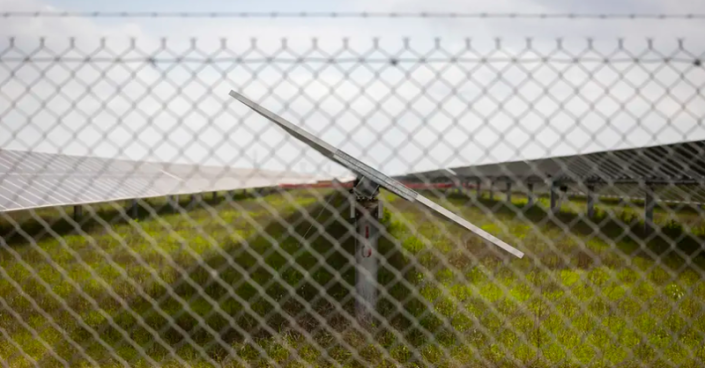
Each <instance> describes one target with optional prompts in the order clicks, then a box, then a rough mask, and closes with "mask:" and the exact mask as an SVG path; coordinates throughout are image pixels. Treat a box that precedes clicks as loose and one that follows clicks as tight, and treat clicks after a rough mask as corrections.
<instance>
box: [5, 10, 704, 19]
mask: <svg viewBox="0 0 705 368" xmlns="http://www.w3.org/2000/svg"><path fill="white" fill-rule="evenodd" d="M0 14H2V17H5V18H39V17H46V18H70V17H94V18H386V19H394V18H440V19H452V18H459V19H460V18H465V19H467V18H480V19H591V20H600V19H602V20H625V19H630V20H665V19H678V20H683V19H693V20H695V19H705V13H678V14H675V13H674V14H660V13H594V14H590V13H488V12H478V13H458V12H231V11H221V12H163V11H106V12H101V11H63V12H54V11H7V12H2V13H0Z"/></svg>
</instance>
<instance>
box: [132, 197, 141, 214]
mask: <svg viewBox="0 0 705 368" xmlns="http://www.w3.org/2000/svg"><path fill="white" fill-rule="evenodd" d="M139 214H140V208H139V203H137V199H136V198H135V199H132V201H131V203H130V216H131V217H132V218H137V217H138V216H139Z"/></svg>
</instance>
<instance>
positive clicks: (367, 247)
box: [355, 197, 379, 322]
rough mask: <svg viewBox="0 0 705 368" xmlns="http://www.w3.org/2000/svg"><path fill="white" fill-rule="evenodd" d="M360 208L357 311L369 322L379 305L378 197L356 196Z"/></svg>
mask: <svg viewBox="0 0 705 368" xmlns="http://www.w3.org/2000/svg"><path fill="white" fill-rule="evenodd" d="M357 205H358V208H357V209H358V211H356V216H355V222H356V224H355V226H356V229H357V235H358V236H357V238H356V242H355V261H356V262H357V268H356V269H357V272H356V273H355V290H356V291H357V294H358V298H357V299H356V300H355V313H356V315H357V318H358V320H360V321H361V322H370V320H371V317H372V311H374V309H375V307H376V305H377V283H378V282H377V269H378V267H379V259H378V254H377V240H378V238H379V221H378V219H377V213H378V211H379V210H378V205H379V201H378V200H377V198H376V197H375V198H366V199H358V200H357Z"/></svg>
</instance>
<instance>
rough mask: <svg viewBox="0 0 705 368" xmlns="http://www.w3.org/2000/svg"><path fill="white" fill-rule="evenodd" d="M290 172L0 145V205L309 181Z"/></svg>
mask: <svg viewBox="0 0 705 368" xmlns="http://www.w3.org/2000/svg"><path fill="white" fill-rule="evenodd" d="M317 179H318V178H317V177H315V176H313V175H303V174H299V173H291V172H278V171H270V170H259V169H239V168H228V167H218V166H203V165H187V164H169V163H157V162H144V161H129V160H117V159H106V158H98V157H82V156H69V155H62V154H48V153H37V152H22V151H11V150H0V211H15V210H24V209H33V208H42V207H53V206H66V205H79V204H90V203H100V202H109V201H117V200H124V199H135V198H151V197H161V196H167V195H179V194H195V193H203V192H213V191H226V190H235V189H248V188H262V187H271V186H276V185H279V184H307V183H314V182H315V181H316V180H317Z"/></svg>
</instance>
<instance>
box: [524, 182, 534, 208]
mask: <svg viewBox="0 0 705 368" xmlns="http://www.w3.org/2000/svg"><path fill="white" fill-rule="evenodd" d="M526 190H527V193H526V197H527V198H526V207H533V206H534V204H535V201H536V197H534V183H526Z"/></svg>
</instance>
